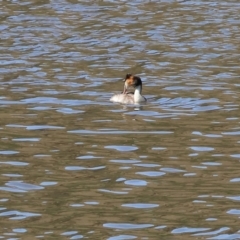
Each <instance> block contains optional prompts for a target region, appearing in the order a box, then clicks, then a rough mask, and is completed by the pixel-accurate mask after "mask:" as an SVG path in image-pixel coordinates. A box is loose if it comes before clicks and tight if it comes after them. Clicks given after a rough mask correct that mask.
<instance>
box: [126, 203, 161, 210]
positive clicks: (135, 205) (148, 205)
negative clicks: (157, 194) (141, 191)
mask: <svg viewBox="0 0 240 240" xmlns="http://www.w3.org/2000/svg"><path fill="white" fill-rule="evenodd" d="M122 206H123V207H129V208H140V209H141V208H142V209H146V208H156V207H159V205H158V204H151V203H127V204H122Z"/></svg>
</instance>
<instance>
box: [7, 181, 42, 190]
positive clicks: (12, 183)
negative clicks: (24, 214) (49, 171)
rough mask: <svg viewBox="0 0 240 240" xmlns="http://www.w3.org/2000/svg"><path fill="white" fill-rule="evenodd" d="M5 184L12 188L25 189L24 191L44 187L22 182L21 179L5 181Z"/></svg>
mask: <svg viewBox="0 0 240 240" xmlns="http://www.w3.org/2000/svg"><path fill="white" fill-rule="evenodd" d="M5 185H6V186H9V187H12V188H17V189H21V190H25V191H30V190H41V189H44V187H41V186H38V185H34V184H30V183H24V182H23V181H10V182H8V183H6V184H5Z"/></svg>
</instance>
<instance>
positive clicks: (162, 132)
mask: <svg viewBox="0 0 240 240" xmlns="http://www.w3.org/2000/svg"><path fill="white" fill-rule="evenodd" d="M68 133H77V134H92V135H96V134H106V135H108V134H117V135H118V134H153V135H154V134H172V133H173V132H170V131H120V130H119V131H91V130H72V131H68Z"/></svg>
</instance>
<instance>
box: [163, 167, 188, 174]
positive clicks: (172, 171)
mask: <svg viewBox="0 0 240 240" xmlns="http://www.w3.org/2000/svg"><path fill="white" fill-rule="evenodd" d="M160 170H162V171H164V172H170V173H182V172H186V171H185V170H181V169H176V168H160Z"/></svg>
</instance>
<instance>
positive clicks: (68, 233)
mask: <svg viewBox="0 0 240 240" xmlns="http://www.w3.org/2000/svg"><path fill="white" fill-rule="evenodd" d="M77 233H78V231H69V232H63V233H61V235H63V236H71V235H74V234H77Z"/></svg>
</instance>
